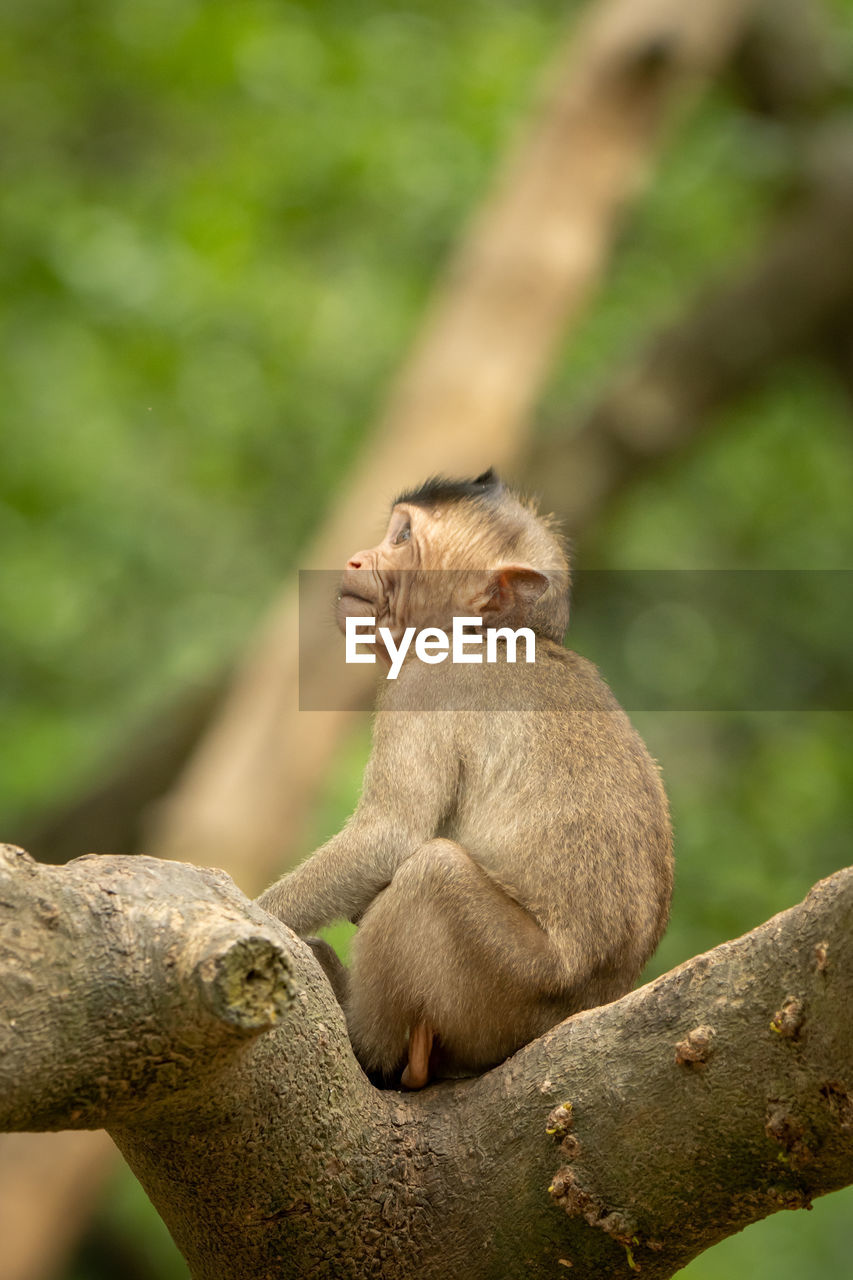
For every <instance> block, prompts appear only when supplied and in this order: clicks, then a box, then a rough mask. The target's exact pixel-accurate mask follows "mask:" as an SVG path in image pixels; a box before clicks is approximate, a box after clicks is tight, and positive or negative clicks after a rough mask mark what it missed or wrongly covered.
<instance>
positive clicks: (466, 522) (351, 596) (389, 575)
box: [336, 502, 548, 643]
mask: <svg viewBox="0 0 853 1280" xmlns="http://www.w3.org/2000/svg"><path fill="white" fill-rule="evenodd" d="M488 533H489V529H488V527H487V526H485V525H484V522H483V520H482V517H480V518H478V517H477V514H476V513H475V512H474V511H472V510H471V509H470V508H465V507H462V506H445V507H441V506H439V507H437V508H424V507H420V506H417V505H414V504H409V503H405V502H400V503H397V505H396V506H395V507H394V508H393V510H392V512H391V518H390V520H389V522H388V528H387V530H386V532H385V536H384V538H383V539H382V541H381V542H379V543H378V544H377V545H376V546H375V547H370V548H369V549H367V550H364V551H357V552H356V553H355V554H354V555H353V556H351V557H350V559H349V560H348V561H347V566H346V569H345V570H344V573H343V577H342V579H341V588H340V596H339V598H338V603H337V611H336V617H337V622H338V626H339V627H340V628H341V630H344V628H345V626H346V619H347V618H375V619H376V623H377V626H379V627H387V628H388V631H389V632H390V633H391V635H392V636H393V637H394V640H395V643H399V641H400V638H401V637H402V635H403V632H404V631H405V629H406V627H411V626H414V627H416V628H418V629H421V628H424V627H439V628H441V629H442V630H449V629H450V628H451V627H452V624H453V618H454V617H474V616H476V617H482V618H483V619H484V620H485V621H486V622H487V624H488V625H492V626H499V625H505V624H506V623H509V622H512V623H513V625H515V626H519V625H523V624H524V622H525V621H526V615H527V614H528V613H529V612H530V610H531V608H532V604H533V603H534V602H535V600H536V599H538V597H539V596H540V595H541V594H542V593H543V591H544V590H545V589H546V588H547V585H548V582H547V578H546V577H545V576H544V575H543V574H542V573H539V572H537V571H536V570H534V569H532V568H531V567H530V566H529V565H520V564H512V563H510V564H507V563H505V562H504V561H503V558H502V557H501V556H500V555H499V554H498V553H497V549H496V547H495V546H494V545H490V541H489V537H488Z"/></svg>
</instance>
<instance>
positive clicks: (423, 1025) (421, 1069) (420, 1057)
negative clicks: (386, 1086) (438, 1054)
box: [400, 1022, 435, 1089]
mask: <svg viewBox="0 0 853 1280" xmlns="http://www.w3.org/2000/svg"><path fill="white" fill-rule="evenodd" d="M434 1036H435V1032H434V1031H433V1029H432V1027H431V1026H430V1025H429V1023H428V1022H418V1023H416V1024H415V1026H414V1027H412V1030H411V1033H410V1034H409V1061H408V1063H407V1064H406V1066H405V1067H404V1069H403V1074H402V1076H401V1077H400V1084H401V1085H402V1086H403V1088H404V1089H423V1087H424V1085H425V1084H427V1083H428V1082H429V1058H430V1051H431V1050H432V1042H433V1038H434Z"/></svg>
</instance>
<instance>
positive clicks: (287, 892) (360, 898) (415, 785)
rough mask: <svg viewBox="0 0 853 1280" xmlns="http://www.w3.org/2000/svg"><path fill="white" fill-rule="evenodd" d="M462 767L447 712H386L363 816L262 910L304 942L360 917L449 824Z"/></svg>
mask: <svg viewBox="0 0 853 1280" xmlns="http://www.w3.org/2000/svg"><path fill="white" fill-rule="evenodd" d="M458 770H459V760H458V755H457V752H456V746H455V736H454V731H453V724H452V719H451V718H450V714H449V713H446V712H440V711H433V712H423V711H418V712H414V711H382V712H380V713H379V714H378V715H377V717H376V721H375V725H374V733H373V751H372V753H371V757H370V760H369V761H368V765H367V768H366V770H365V775H364V784H363V789H362V794H361V799H360V800H359V803H358V807H357V808H356V810H355V813H354V814H353V815H352V817H351V818H350V819H349V821H348V822H347V824H346V826H345V827H344V828H343V829H342V830H341V831H339V832H338V833H337V835H334V836H332V838H331V840H328V841H327V842H326V843H325V844H324V845H321V846H320V848H319V849H317V850H316V851H315V852H314V853H312V854H311V856H310V857H309V858H307V859H306V860H305V861H304V862H303V863H302V864H301V865H300V866H298V867H297V868H296V869H295V870H294V871H291V872H290V873H289V874H288V875H285V876H282V878H281V879H280V880H278V881H276V883H275V884H274V885H272V886H271V887H270V888H269V889H267V890H266V892H265V893H263V894H262V895H261V897H260V898H259V899H258V902H259V903H260V905H261V906H262V907H264V909H265V910H267V911H269V912H270V913H271V914H272V915H274V916H277V917H278V918H279V919H280V920H283V921H284V923H285V924H287V925H289V926H290V928H291V929H293V930H294V931H295V932H296V933H298V934H300V935H302V936H304V935H305V934H307V933H311V932H313V931H314V930H315V929H318V928H320V927H321V926H322V925H324V924H328V923H329V922H330V921H332V920H337V919H341V918H344V919H348V920H351V919H353V918H354V917H357V916H360V915H361V914H362V913H363V912H364V911H365V910H366V908H367V907H368V906H369V905H370V903H371V902H372V901H373V899H374V898H375V897H376V895H377V894H378V893H381V891H382V890H383V889H384V888H386V886H387V885H388V884H389V883H390V881H391V878H392V876H393V875H394V872H395V871H396V870H397V868H398V867H399V866H400V865H401V863H403V862H405V860H406V859H407V858H409V857H410V856H411V855H412V854H413V853H414V852H415V850H416V849H418V848H419V847H420V845H422V844H423V843H424V842H425V841H426V840H429V839H431V838H432V837H433V836H434V835H435V834H436V832H437V831H438V830H439V828H440V826H441V824H442V822H443V821H444V820H445V819H446V817H447V816H448V814H449V812H450V810H451V808H452V806H453V803H454V800H455V796H456V784H457V777H458Z"/></svg>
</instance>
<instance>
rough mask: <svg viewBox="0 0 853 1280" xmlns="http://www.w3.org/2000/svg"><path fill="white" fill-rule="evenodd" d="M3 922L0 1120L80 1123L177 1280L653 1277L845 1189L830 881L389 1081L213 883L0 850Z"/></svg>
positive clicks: (171, 871)
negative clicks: (498, 1055)
mask: <svg viewBox="0 0 853 1280" xmlns="http://www.w3.org/2000/svg"><path fill="white" fill-rule="evenodd" d="M0 921H2V945H0V1126H2V1128H4V1129H7V1130H21V1129H64V1128H95V1127H100V1126H104V1127H106V1128H107V1129H108V1130H109V1131H110V1133H111V1134H112V1136H113V1137H114V1139H115V1141H116V1142H117V1144H118V1145H119V1147H120V1148H121V1150H122V1151H123V1152H124V1154H125V1156H126V1158H127V1159H128V1161H129V1163H130V1165H131V1167H132V1168H133V1169H134V1171H135V1172H136V1174H137V1176H138V1177H139V1178H140V1180H141V1181H142V1183H143V1185H144V1186H145V1188H146V1190H147V1191H148V1193H149V1195H150V1196H151V1198H152V1200H153V1201H154V1203H155V1205H156V1206H157V1208H158V1210H159V1211H160V1213H161V1214H162V1216H163V1218H164V1219H165V1221H166V1223H167V1225H168V1226H169V1228H170V1230H171V1232H172V1234H173V1236H174V1238H175V1240H176V1241H177V1243H178V1246H179V1247H180V1249H181V1250H182V1252H183V1253H184V1256H185V1257H186V1258H187V1261H188V1263H189V1265H190V1268H191V1271H192V1274H193V1276H194V1277H195V1278H196V1280H261V1278H262V1277H263V1278H266V1277H270V1278H272V1277H276V1278H277V1280H284V1278H287V1277H294V1278H295V1277H301V1278H302V1277H304V1278H306V1280H314V1278H316V1280H320V1278H321V1277H322V1278H326V1277H328V1278H329V1280H331V1278H332V1277H352V1278H353V1280H356V1278H358V1280H361V1278H362V1277H371V1276H382V1277H384V1278H390V1280H393V1278H394V1277H404V1276H406V1277H408V1276H411V1275H413V1274H417V1275H419V1276H421V1277H424V1278H425V1280H432V1277H435V1280H443V1278H444V1277H446V1276H448V1275H464V1276H466V1277H473V1280H499V1278H500V1280H504V1278H506V1277H509V1278H510V1280H511V1278H513V1277H522V1276H524V1277H540V1276H541V1277H545V1276H553V1275H554V1274H557V1273H556V1267H557V1266H558V1265H560V1264H561V1263H562V1264H564V1265H566V1264H571V1267H572V1270H573V1274H574V1275H577V1276H579V1277H589V1278H590V1280H591V1278H592V1277H596V1278H600V1277H610V1276H613V1277H623V1276H627V1275H629V1274H630V1273H631V1271H632V1270H636V1269H637V1268H640V1267H641V1268H642V1271H643V1273H644V1274H645V1275H646V1276H649V1277H667V1276H671V1275H673V1274H674V1273H675V1272H676V1271H677V1270H678V1269H679V1268H680V1267H682V1266H684V1265H685V1264H686V1263H687V1262H688V1261H689V1260H690V1258H692V1257H693V1256H695V1255H696V1254H697V1253H699V1252H701V1251H702V1250H703V1249H705V1248H707V1247H709V1246H710V1245H711V1244H713V1243H715V1242H716V1241H717V1240H719V1239H721V1238H723V1237H724V1236H726V1235H728V1234H731V1233H732V1232H734V1231H736V1230H739V1229H740V1228H741V1227H743V1226H745V1225H746V1224H747V1223H749V1222H753V1221H755V1220H757V1219H758V1218H762V1217H764V1216H766V1215H767V1214H769V1213H772V1212H774V1211H776V1210H777V1209H781V1208H800V1207H807V1206H808V1204H809V1202H810V1200H811V1199H812V1198H813V1197H814V1196H816V1195H820V1194H822V1193H824V1192H827V1191H831V1190H834V1189H836V1188H839V1187H841V1186H844V1185H846V1184H847V1183H849V1182H851V1181H853V1012H851V1011H853V869H851V870H847V871H841V872H838V873H837V874H836V875H834V876H831V877H830V878H829V879H828V880H824V881H822V882H821V883H820V884H818V885H817V886H815V888H814V889H813V890H812V891H811V893H810V894H809V895H808V897H807V898H806V899H805V901H804V902H803V903H802V904H801V905H800V906H797V907H794V908H793V909H792V910H790V911H786V912H784V913H783V914H781V915H779V916H776V917H774V918H773V919H772V920H770V921H768V922H767V923H766V924H764V925H762V926H761V927H760V928H758V929H756V930H755V931H754V932H752V933H750V934H747V935H746V936H745V937H743V938H740V939H738V940H737V941H734V942H729V943H725V944H724V945H722V946H720V947H717V948H716V949H715V950H713V951H710V952H708V953H707V954H706V955H703V956H699V957H697V958H696V959H694V960H691V961H689V962H688V963H686V964H684V965H682V966H680V967H679V968H678V969H675V970H673V971H672V972H671V973H669V974H667V975H665V976H664V977H662V978H660V979H658V980H657V981H655V982H653V983H651V984H649V985H648V986H646V987H643V988H642V989H640V990H639V991H636V992H633V993H632V994H630V995H628V996H626V997H624V998H623V999H622V1000H619V1001H617V1002H616V1003H614V1004H612V1005H607V1006H605V1007H603V1008H600V1009H593V1010H589V1011H587V1012H585V1013H582V1014H579V1015H577V1016H575V1017H574V1018H570V1019H569V1020H568V1021H566V1022H564V1023H562V1024H560V1026H558V1027H556V1028H554V1029H553V1030H552V1031H550V1032H549V1033H548V1034H547V1035H545V1036H543V1037H542V1038H540V1039H539V1040H537V1041H535V1042H534V1043H533V1044H531V1045H528V1046H527V1047H526V1048H525V1049H523V1050H521V1051H520V1052H519V1053H517V1054H516V1055H515V1056H514V1057H513V1058H511V1059H509V1060H508V1061H507V1062H506V1063H504V1064H503V1065H502V1066H500V1067H498V1068H496V1069H495V1070H494V1071H490V1072H489V1073H487V1074H486V1075H484V1076H482V1077H480V1078H479V1079H475V1080H466V1081H459V1082H456V1083H446V1084H441V1085H435V1086H432V1087H430V1088H428V1089H426V1090H425V1091H424V1092H423V1093H420V1094H414V1095H405V1094H400V1093H397V1092H396V1091H386V1092H379V1091H377V1090H375V1089H374V1088H373V1087H372V1086H371V1085H370V1084H369V1083H368V1081H367V1080H366V1078H365V1077H364V1075H363V1074H362V1072H361V1070H360V1069H359V1067H358V1065H357V1063H356V1062H355V1059H354V1057H353V1055H352V1052H351V1050H350V1046H349V1041H348V1039H347V1036H346V1030H345V1026H344V1022H343V1017H342V1015H341V1012H340V1009H339V1008H338V1005H337V1003H336V1001H335V999H334V997H333V995H332V992H331V988H330V987H329V985H328V983H327V982H326V979H325V977H324V976H323V974H322V972H321V970H320V968H319V966H318V965H317V963H316V961H315V960H314V957H313V955H312V954H311V952H310V949H309V948H308V947H307V946H306V945H305V944H304V943H302V942H300V941H299V940H298V939H297V938H295V937H294V935H293V934H291V933H290V932H289V931H288V930H286V929H285V928H284V927H283V926H281V925H279V924H278V923H277V922H276V921H274V920H273V919H272V918H271V917H268V916H266V915H265V913H264V912H262V911H261V910H260V909H259V908H258V907H257V906H255V905H254V904H252V903H250V902H249V901H248V900H247V899H245V898H244V897H243V896H242V894H240V893H239V891H238V890H236V889H235V887H234V886H233V884H232V883H231V881H230V880H229V879H228V877H227V876H225V875H224V874H222V873H221V872H215V871H209V870H202V869H199V868H195V867H190V866H187V865H185V864H178V863H171V862H161V861H158V860H156V859H152V858H138V857H137V858H105V857H104V858H96V857H89V858H82V859H78V860H77V861H76V862H72V863H70V864H68V866H66V867H62V868H55V867H45V866H39V865H38V864H36V863H34V862H32V860H31V859H29V858H28V857H27V855H26V854H24V853H22V852H21V851H20V850H15V849H12V848H10V847H9V846H2V854H1V855H0Z"/></svg>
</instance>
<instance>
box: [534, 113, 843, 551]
mask: <svg viewBox="0 0 853 1280" xmlns="http://www.w3.org/2000/svg"><path fill="white" fill-rule="evenodd" d="M828 133H829V135H830V136H828V137H826V138H824V137H822V136H819V137H817V138H816V139H815V146H814V147H813V148H812V149H811V154H810V159H811V160H812V162H813V165H812V167H813V172H812V173H811V174H806V175H803V178H802V181H803V184H804V187H805V190H804V191H803V192H802V193H801V196H800V200H799V204H798V207H797V209H796V210H795V211H794V212H792V213H790V214H788V215H787V216H785V217H784V218H783V219H782V220H781V222H780V225H779V227H778V228H776V229H775V230H774V232H773V233H772V235H771V237H770V238H769V242H768V243H767V245H766V247H764V248H762V250H761V251H760V253H759V254H758V255H757V257H756V258H755V260H754V261H753V262H748V263H745V264H743V265H742V266H741V267H740V268H739V269H738V271H737V273H736V274H733V275H732V277H731V278H730V279H729V280H727V281H726V282H724V283H723V284H720V285H717V286H716V287H715V288H713V289H707V290H706V291H705V293H704V294H703V296H701V297H700V298H699V299H698V300H697V301H696V302H695V303H694V304H693V305H692V307H691V308H690V309H689V310H688V311H687V313H686V314H685V315H682V316H680V317H678V319H676V320H675V321H674V322H673V323H672V324H670V325H668V326H667V327H666V328H665V329H663V330H662V331H661V332H660V333H658V334H656V335H655V336H654V337H653V338H652V339H651V340H650V341H649V342H648V344H647V346H646V347H645V349H644V350H643V351H641V352H640V353H639V354H638V356H637V357H636V359H635V360H634V361H633V363H632V364H631V365H630V366H629V367H628V368H627V369H622V370H620V371H619V372H618V373H617V375H616V376H615V378H614V379H613V380H612V382H611V383H610V385H609V386H608V387H606V388H605V389H604V392H603V394H601V395H600V396H599V397H597V398H596V400H595V403H594V404H593V405H592V406H591V407H590V409H589V410H588V411H587V412H586V414H584V415H583V416H582V417H581V419H580V421H579V422H578V423H576V424H572V426H571V428H570V430H569V431H565V430H563V431H560V432H556V433H553V434H549V435H547V436H545V437H543V438H542V439H540V440H539V441H537V443H536V445H535V447H534V448H533V449H532V450H531V452H530V455H529V459H528V464H527V467H526V469H525V479H526V482H527V483H528V484H529V485H530V486H531V487H533V488H534V489H535V490H536V491H537V492H538V493H540V494H541V495H542V498H543V501H544V503H545V505H546V506H547V507H549V508H553V509H556V510H557V511H559V513H560V515H561V516H562V517H563V518H564V519H565V520H566V522H567V524H568V528H569V531H570V533H572V534H574V535H577V534H578V532H579V531H580V530H582V529H586V528H589V526H590V525H591V523H592V522H593V521H594V520H596V519H597V518H598V517H599V515H600V514H601V511H602V508H603V506H604V505H605V504H606V503H607V502H609V501H611V500H612V499H613V498H614V497H615V496H616V495H617V494H618V492H619V490H620V489H621V488H622V487H623V486H624V485H625V484H627V483H631V482H635V481H637V480H639V479H640V477H641V475H642V474H643V472H644V471H645V470H646V469H648V468H650V467H653V466H659V465H660V464H661V463H662V462H663V461H664V460H665V459H667V458H669V457H671V455H672V454H673V453H675V452H676V451H677V450H679V449H683V448H685V447H687V446H689V445H690V444H692V443H693V442H694V441H695V440H696V439H697V438H698V437H699V436H700V435H701V434H702V432H703V431H705V430H707V429H708V428H709V427H712V426H713V425H714V422H715V417H714V415H715V414H717V413H719V411H720V410H721V409H723V408H725V407H726V406H728V405H731V404H732V403H734V402H735V401H736V400H738V399H740V398H741V397H743V396H745V395H746V394H748V393H749V392H751V391H752V390H754V389H755V388H756V386H758V385H759V384H760V383H761V382H762V381H763V380H764V379H766V378H767V377H768V376H769V375H770V374H771V373H772V372H773V370H774V369H776V368H778V367H779V365H780V364H781V362H783V361H786V360H789V359H790V358H791V357H793V356H797V355H802V354H803V353H805V352H810V351H812V350H818V351H819V350H820V348H821V346H822V345H823V346H824V348H825V349H826V344H827V340H828V337H829V335H830V334H837V333H839V332H843V329H842V328H840V326H841V322H842V321H843V320H844V321H845V322H846V319H847V317H848V316H849V314H850V309H851V305H853V129H845V130H843V131H841V130H836V129H833V130H831V131H828Z"/></svg>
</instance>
